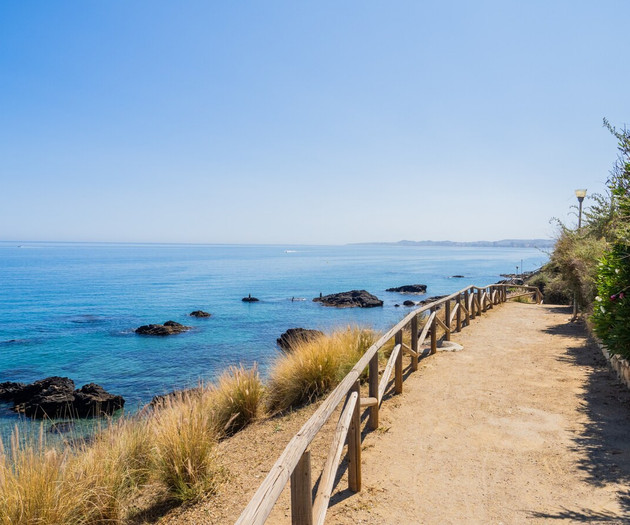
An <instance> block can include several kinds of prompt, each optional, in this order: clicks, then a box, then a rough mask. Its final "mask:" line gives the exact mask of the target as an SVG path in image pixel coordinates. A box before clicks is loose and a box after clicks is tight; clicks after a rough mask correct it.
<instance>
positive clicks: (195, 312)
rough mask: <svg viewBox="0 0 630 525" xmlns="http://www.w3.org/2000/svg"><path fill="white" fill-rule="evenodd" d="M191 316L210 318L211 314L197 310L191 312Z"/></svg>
mask: <svg viewBox="0 0 630 525" xmlns="http://www.w3.org/2000/svg"><path fill="white" fill-rule="evenodd" d="M189 315H190V317H210V315H211V314H209V313H208V312H204V311H203V310H195V311H194V312H190V314H189Z"/></svg>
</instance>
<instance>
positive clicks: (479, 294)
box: [477, 288, 485, 315]
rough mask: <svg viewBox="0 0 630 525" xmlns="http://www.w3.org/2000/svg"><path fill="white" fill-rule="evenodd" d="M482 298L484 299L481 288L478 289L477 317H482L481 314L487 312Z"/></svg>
mask: <svg viewBox="0 0 630 525" xmlns="http://www.w3.org/2000/svg"><path fill="white" fill-rule="evenodd" d="M482 297H483V293H482V290H481V288H478V289H477V315H481V313H482V312H484V311H485V310H483V301H482Z"/></svg>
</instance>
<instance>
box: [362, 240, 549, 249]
mask: <svg viewBox="0 0 630 525" xmlns="http://www.w3.org/2000/svg"><path fill="white" fill-rule="evenodd" d="M352 244H353V245H361V246H365V245H375V244H378V245H388V244H390V245H395V246H464V247H473V248H486V247H491V248H553V246H554V244H555V240H553V239H503V240H501V241H468V242H465V241H462V242H458V241H406V240H403V241H398V242H357V243H352Z"/></svg>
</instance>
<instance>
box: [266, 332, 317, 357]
mask: <svg viewBox="0 0 630 525" xmlns="http://www.w3.org/2000/svg"><path fill="white" fill-rule="evenodd" d="M323 335H324V333H323V332H320V331H319V330H308V329H306V328H289V329H288V330H287V331H286V332H284V333H283V334H282V335H281V336H280V338H279V339H276V342H277V343H278V346H279V347H280V348H282V350H284V351H285V352H290V351H291V350H293V345H295V344H299V343H302V342H306V341H312V340H314V339H317V338H319V337H323Z"/></svg>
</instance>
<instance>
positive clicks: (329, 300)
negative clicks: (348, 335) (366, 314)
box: [313, 290, 383, 308]
mask: <svg viewBox="0 0 630 525" xmlns="http://www.w3.org/2000/svg"><path fill="white" fill-rule="evenodd" d="M313 301H315V302H320V303H322V304H323V305H324V306H335V307H337V308H354V307H359V308H373V307H375V306H383V301H381V300H380V299H379V298H378V297H376V296H375V295H372V294H371V293H369V292H367V291H365V290H350V291H349V292H341V293H334V294H330V295H324V296H321V295H320V296H319V297H316V298H315V299H313Z"/></svg>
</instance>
